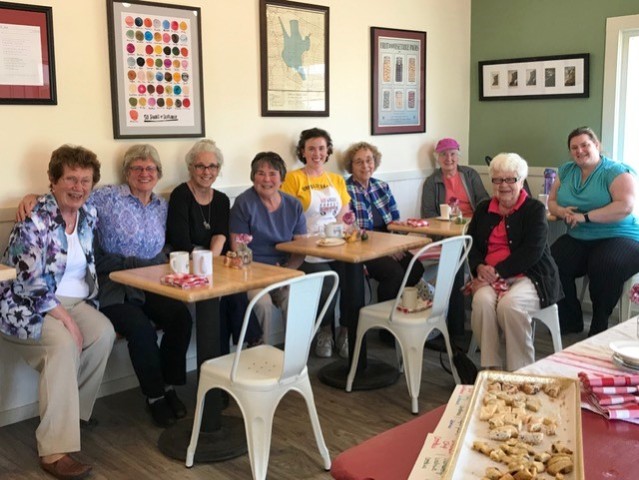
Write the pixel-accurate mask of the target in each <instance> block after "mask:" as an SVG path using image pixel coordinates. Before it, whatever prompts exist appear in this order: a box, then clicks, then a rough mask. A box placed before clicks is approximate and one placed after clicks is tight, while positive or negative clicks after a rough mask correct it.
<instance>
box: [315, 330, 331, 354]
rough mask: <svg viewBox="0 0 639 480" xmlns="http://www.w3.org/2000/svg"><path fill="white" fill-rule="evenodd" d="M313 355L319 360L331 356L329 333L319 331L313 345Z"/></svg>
mask: <svg viewBox="0 0 639 480" xmlns="http://www.w3.org/2000/svg"><path fill="white" fill-rule="evenodd" d="M315 355H316V356H318V357H321V358H330V357H331V356H333V335H332V334H331V332H325V331H323V330H320V331H319V332H318V334H317V343H316V344H315Z"/></svg>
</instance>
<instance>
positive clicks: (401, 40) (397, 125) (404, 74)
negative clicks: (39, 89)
mask: <svg viewBox="0 0 639 480" xmlns="http://www.w3.org/2000/svg"><path fill="white" fill-rule="evenodd" d="M371 84H372V85H371V97H372V102H371V134H372V135H387V134H392V133H423V132H425V131H426V32H419V31H415V30H396V29H393V28H381V27H371Z"/></svg>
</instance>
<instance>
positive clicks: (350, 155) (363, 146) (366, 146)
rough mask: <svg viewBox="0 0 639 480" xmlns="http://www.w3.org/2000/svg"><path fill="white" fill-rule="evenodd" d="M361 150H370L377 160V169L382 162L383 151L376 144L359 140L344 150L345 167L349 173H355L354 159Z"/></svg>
mask: <svg viewBox="0 0 639 480" xmlns="http://www.w3.org/2000/svg"><path fill="white" fill-rule="evenodd" d="M360 150H370V152H371V153H372V154H373V160H374V161H375V170H377V167H379V165H380V164H381V163H382V152H380V151H379V150H378V148H377V147H376V146H375V145H371V144H370V143H368V142H358V143H354V144H353V145H351V146H350V147H348V149H347V150H346V151H345V152H344V169H345V170H346V171H347V172H348V173H353V159H354V158H355V155H357V152H359V151H360Z"/></svg>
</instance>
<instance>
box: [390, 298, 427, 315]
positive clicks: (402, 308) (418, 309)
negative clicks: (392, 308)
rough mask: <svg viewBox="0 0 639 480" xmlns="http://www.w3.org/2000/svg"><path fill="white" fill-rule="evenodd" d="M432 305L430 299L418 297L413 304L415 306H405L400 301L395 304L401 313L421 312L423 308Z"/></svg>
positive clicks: (425, 308)
mask: <svg viewBox="0 0 639 480" xmlns="http://www.w3.org/2000/svg"><path fill="white" fill-rule="evenodd" d="M432 306H433V301H432V300H422V299H418V300H417V305H416V306H415V308H406V307H405V306H403V305H402V304H401V303H400V304H399V305H397V310H399V311H400V312H403V313H417V312H423V311H424V310H428V309H429V308H430V307H432Z"/></svg>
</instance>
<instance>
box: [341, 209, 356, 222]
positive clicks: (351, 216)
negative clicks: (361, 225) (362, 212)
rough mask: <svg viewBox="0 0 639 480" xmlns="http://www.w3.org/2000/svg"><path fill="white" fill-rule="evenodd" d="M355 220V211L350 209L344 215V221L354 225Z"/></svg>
mask: <svg viewBox="0 0 639 480" xmlns="http://www.w3.org/2000/svg"><path fill="white" fill-rule="evenodd" d="M355 220H356V218H355V212H352V211H350V210H349V211H348V212H346V213H345V214H344V215H343V216H342V222H344V223H345V224H346V225H353V224H354V223H355Z"/></svg>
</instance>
